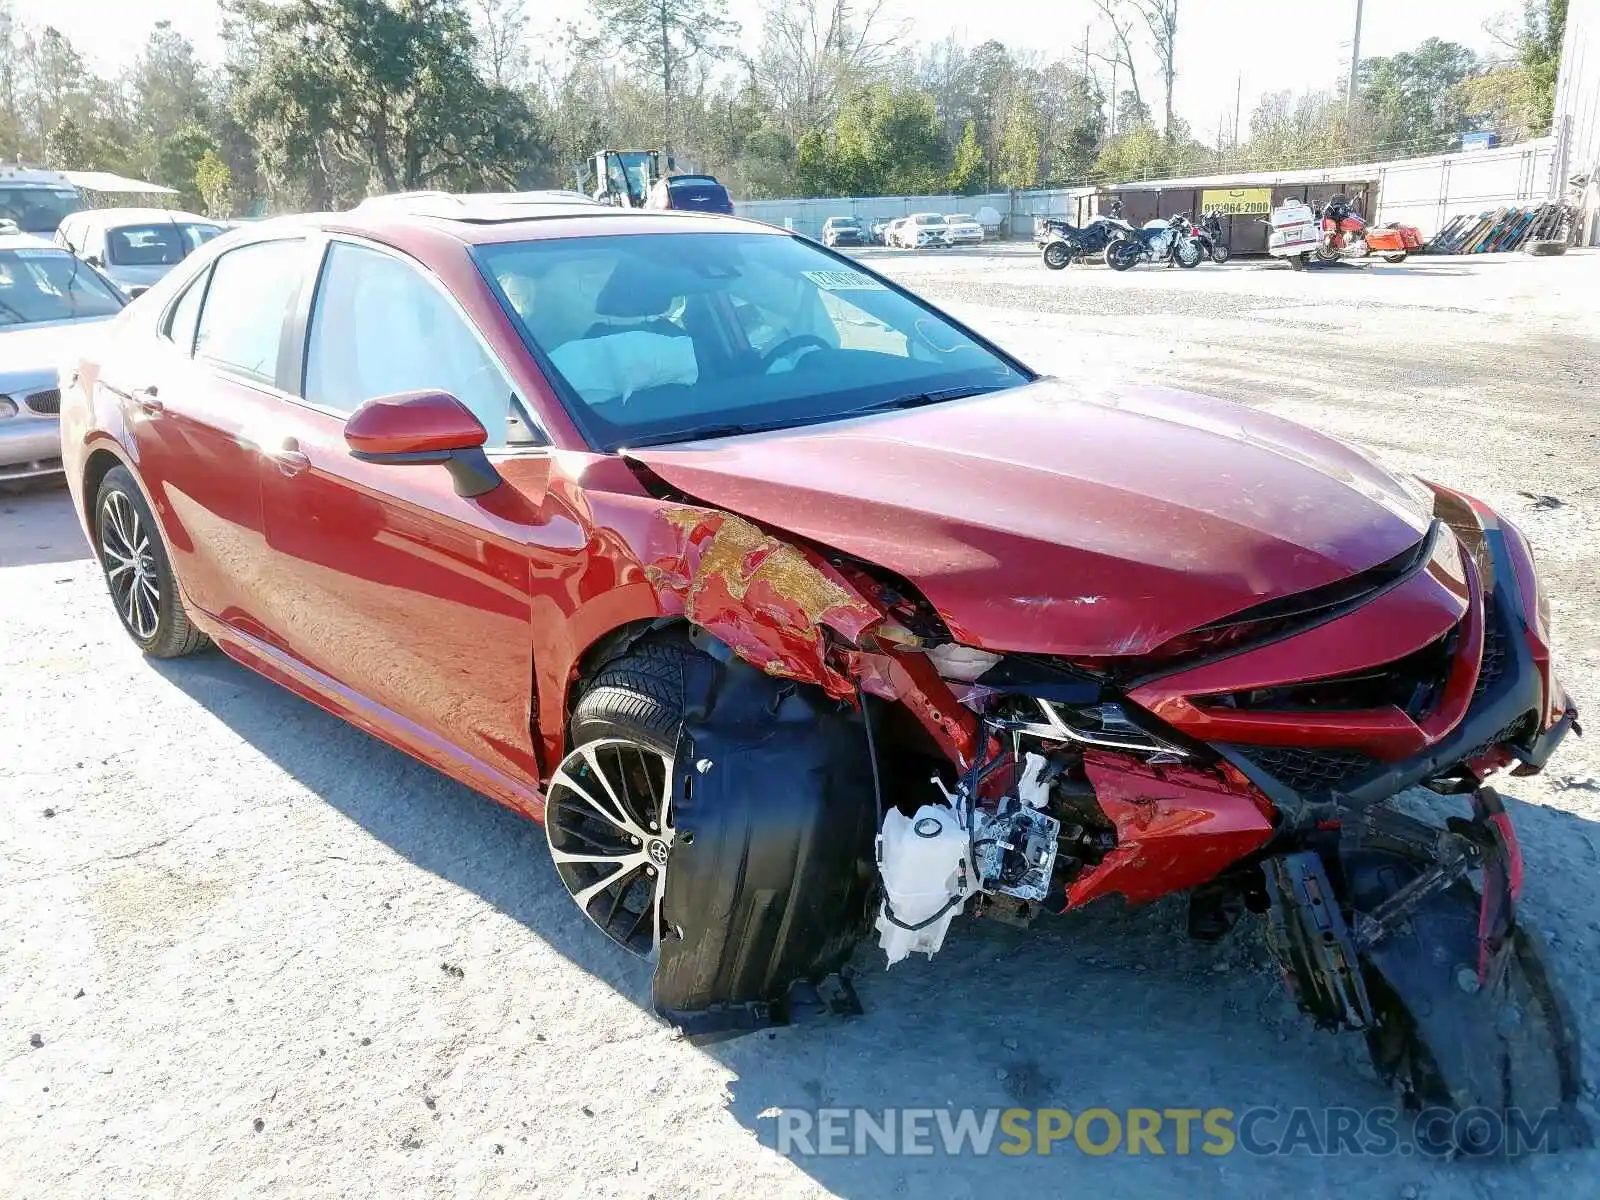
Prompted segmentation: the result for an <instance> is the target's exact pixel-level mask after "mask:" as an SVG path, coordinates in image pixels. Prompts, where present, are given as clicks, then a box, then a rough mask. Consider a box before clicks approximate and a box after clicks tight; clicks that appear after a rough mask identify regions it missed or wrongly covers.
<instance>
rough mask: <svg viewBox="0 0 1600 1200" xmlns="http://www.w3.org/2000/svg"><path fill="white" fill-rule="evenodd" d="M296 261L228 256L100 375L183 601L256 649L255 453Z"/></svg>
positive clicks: (259, 553) (245, 250)
mask: <svg viewBox="0 0 1600 1200" xmlns="http://www.w3.org/2000/svg"><path fill="white" fill-rule="evenodd" d="M307 255H308V249H307V244H306V241H305V239H304V238H291V239H284V240H270V241H261V242H254V243H250V244H248V245H245V246H241V247H239V248H237V249H234V250H230V251H229V252H228V253H226V254H224V255H222V256H221V257H219V258H218V259H217V260H216V261H215V262H214V263H212V264H211V265H210V266H208V267H207V268H206V269H205V270H204V271H202V272H201V273H200V274H199V275H198V276H196V277H195V279H194V280H192V281H191V282H190V283H189V285H188V286H187V287H186V288H184V289H183V290H182V291H181V292H180V293H179V294H178V295H177V297H175V298H174V300H173V301H172V303H171V304H170V306H169V307H168V308H167V310H166V311H165V312H164V313H163V314H162V317H161V318H160V320H159V322H158V325H157V329H158V336H157V337H155V338H153V339H146V338H141V339H138V341H137V342H136V343H124V345H125V346H126V347H127V348H126V349H125V350H119V351H118V352H117V353H116V354H115V355H114V356H113V357H112V359H111V360H110V361H109V362H108V363H107V364H106V367H105V370H104V373H103V374H102V377H101V384H102V386H105V387H107V388H108V389H109V390H110V391H111V392H112V393H113V394H114V396H115V398H116V399H117V401H118V403H119V405H120V406H121V408H122V411H123V418H124V422H125V427H126V429H127V430H128V433H129V437H130V441H131V443H132V449H133V452H134V455H135V467H136V469H137V472H138V475H139V478H140V480H141V481H142V482H143V484H144V487H145V491H146V493H147V494H148V496H149V498H150V503H151V506H152V507H153V508H154V510H155V512H156V516H157V519H158V520H159V521H160V523H161V527H162V532H163V533H164V534H165V535H166V543H167V546H168V547H169V549H170V550H171V553H172V560H173V565H174V568H175V570H176V572H177V576H178V580H179V584H180V586H181V587H182V589H183V593H184V596H185V598H186V599H187V601H188V602H189V603H190V604H191V605H193V606H194V607H196V608H198V609H200V610H201V611H202V612H204V613H207V614H209V615H210V616H212V617H214V618H215V619H217V620H219V621H221V622H223V623H225V624H228V625H232V626H234V627H236V628H239V629H242V630H244V631H246V632H249V633H251V634H252V635H254V636H258V637H262V638H265V639H267V640H272V639H273V634H272V631H271V627H270V625H269V624H267V623H266V622H265V621H263V619H262V610H261V607H260V603H259V601H260V597H261V594H262V591H263V585H264V584H265V582H266V576H265V571H266V545H265V531H264V528H263V525H262V519H261V486H260V472H259V469H258V468H259V465H260V463H259V458H260V455H259V447H260V445H261V444H262V441H263V439H267V440H269V441H270V439H271V436H272V430H273V429H274V427H275V424H276V422H277V421H278V420H279V419H280V418H281V414H282V411H283V407H284V406H283V403H282V396H283V393H282V392H281V391H280V389H279V388H278V386H277V379H278V378H279V372H280V369H281V364H280V357H281V355H282V352H283V348H284V344H285V343H284V340H283V333H284V328H285V325H286V324H287V323H288V321H289V319H290V317H291V315H292V314H293V313H294V311H295V300H296V298H297V296H298V294H299V290H300V285H301V280H302V278H303V276H304V275H305V273H306V271H307V268H308V266H309V265H310V262H309V260H308V257H307Z"/></svg>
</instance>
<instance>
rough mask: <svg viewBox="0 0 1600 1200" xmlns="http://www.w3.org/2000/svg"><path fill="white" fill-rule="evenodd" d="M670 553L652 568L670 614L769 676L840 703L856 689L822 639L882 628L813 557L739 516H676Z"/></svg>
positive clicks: (667, 512)
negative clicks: (817, 690) (806, 686)
mask: <svg viewBox="0 0 1600 1200" xmlns="http://www.w3.org/2000/svg"><path fill="white" fill-rule="evenodd" d="M661 520H662V522H663V523H664V524H665V526H666V527H667V529H668V530H669V531H670V532H669V542H668V545H667V546H666V547H665V548H663V549H662V551H661V552H660V553H658V554H657V555H656V556H655V557H654V559H653V560H652V561H651V562H650V563H649V564H647V565H646V567H645V577H646V578H647V579H648V580H649V581H650V583H651V585H652V586H654V588H655V590H656V595H657V597H658V599H659V601H660V604H661V608H662V612H663V613H664V614H667V615H678V614H682V616H684V617H685V618H686V619H687V620H688V621H689V622H690V623H692V624H694V625H698V626H699V627H700V628H702V629H704V630H705V631H706V632H707V633H710V634H712V635H714V636H715V637H717V638H719V639H720V640H721V641H723V642H725V643H726V644H727V645H728V646H729V647H730V648H732V650H733V652H734V653H735V654H737V655H738V656H739V657H740V658H742V659H744V660H745V661H746V662H748V663H751V664H752V665H754V666H757V667H759V668H761V670H763V671H765V672H766V673H767V674H768V675H776V676H781V677H783V678H785V679H795V680H799V681H801V682H804V683H814V684H816V685H818V686H819V687H821V688H822V689H823V690H824V691H825V692H827V693H828V695H830V696H832V697H834V698H835V699H843V698H845V697H847V696H852V695H854V694H855V691H856V685H855V683H854V681H852V680H851V679H849V678H848V677H847V676H846V675H845V674H844V672H843V671H841V670H840V669H839V668H838V667H837V666H835V665H834V664H833V663H830V662H829V661H828V646H827V643H826V640H825V639H824V636H823V630H825V629H826V630H831V631H832V632H833V633H835V634H837V635H838V636H839V637H840V638H842V639H843V640H844V641H845V642H847V643H848V644H850V645H855V644H856V642H857V640H858V639H859V638H860V637H861V634H862V633H863V632H864V631H865V630H866V629H867V628H868V627H869V626H871V625H873V624H874V623H876V622H878V621H880V620H882V619H883V615H884V614H883V612H882V611H881V610H880V609H878V608H876V607H875V606H873V605H872V604H870V603H869V602H868V601H867V600H866V598H865V597H863V596H862V595H861V593H860V592H858V591H856V589H855V588H853V587H852V586H850V584H849V583H847V582H846V581H845V579H844V577H843V576H842V575H840V574H839V572H838V571H835V570H834V569H833V568H832V567H830V566H829V565H828V564H827V563H826V562H824V561H823V560H822V559H821V558H820V557H819V556H818V555H816V554H815V553H814V552H812V551H810V550H807V549H803V548H801V547H798V546H794V545H791V544H790V543H788V542H784V541H780V540H779V539H778V538H775V537H773V536H771V535H770V534H768V533H766V532H764V531H763V530H761V529H760V528H759V527H757V526H755V525H752V524H751V523H750V522H749V521H746V520H745V519H744V518H742V517H737V516H734V515H733V514H732V513H725V512H717V511H714V510H708V509H702V508H691V507H676V508H667V509H664V510H663V511H662V513H661Z"/></svg>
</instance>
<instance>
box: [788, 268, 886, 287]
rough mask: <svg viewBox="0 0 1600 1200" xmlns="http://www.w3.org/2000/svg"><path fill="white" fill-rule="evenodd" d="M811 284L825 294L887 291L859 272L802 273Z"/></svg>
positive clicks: (881, 285)
mask: <svg viewBox="0 0 1600 1200" xmlns="http://www.w3.org/2000/svg"><path fill="white" fill-rule="evenodd" d="M801 273H802V274H803V275H804V276H805V277H806V278H807V279H809V280H811V282H812V283H814V284H816V285H817V286H818V287H819V288H821V289H822V290H823V291H825V292H882V291H886V290H887V289H886V288H885V287H884V286H883V284H881V283H879V282H878V281H877V280H876V279H874V278H873V277H872V276H870V275H863V274H862V273H861V272H860V271H803V272H801Z"/></svg>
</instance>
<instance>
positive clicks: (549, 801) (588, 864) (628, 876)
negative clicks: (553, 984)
mask: <svg viewBox="0 0 1600 1200" xmlns="http://www.w3.org/2000/svg"><path fill="white" fill-rule="evenodd" d="M671 796H672V756H671V755H670V754H667V753H665V752H663V751H661V750H657V749H654V748H652V747H650V746H645V745H641V744H640V743H638V742H634V741H630V740H627V739H625V738H601V739H599V740H596V741H592V742H588V743H586V744H584V745H582V746H579V747H578V748H577V749H576V750H574V751H572V753H571V754H569V755H567V757H566V758H565V759H563V760H562V762H561V766H560V767H558V768H557V769H556V773H555V776H554V778H553V779H552V780H551V782H550V789H549V792H548V793H547V795H546V801H545V817H544V829H545V837H546V839H547V840H548V842H549V843H550V856H551V858H553V859H554V860H555V864H556V872H557V873H558V874H559V875H560V876H561V882H562V883H563V884H565V885H566V888H567V890H568V891H569V892H571V893H572V898H573V899H574V900H576V901H577V902H578V907H579V908H581V909H582V910H583V912H584V915H585V916H587V917H588V918H589V919H590V920H591V921H593V922H594V923H595V924H596V925H597V926H599V927H600V931H601V932H602V933H604V934H605V935H606V936H607V937H608V938H610V939H611V940H612V941H614V942H616V943H617V945H619V946H621V947H622V948H623V949H625V950H628V951H629V952H631V953H633V954H637V955H639V956H640V957H641V958H654V957H655V956H656V954H657V953H658V952H659V950H660V948H661V939H662V937H663V936H669V935H671V932H672V931H671V930H670V929H669V928H668V926H667V924H666V918H665V917H664V916H663V915H662V911H661V901H662V896H663V895H664V893H665V890H666V880H667V864H668V861H669V860H670V857H671V853H672V843H673V830H672V823H671Z"/></svg>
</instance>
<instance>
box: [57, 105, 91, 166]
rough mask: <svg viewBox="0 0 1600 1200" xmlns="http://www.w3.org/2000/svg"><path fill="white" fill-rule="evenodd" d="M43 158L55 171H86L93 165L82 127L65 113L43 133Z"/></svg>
mask: <svg viewBox="0 0 1600 1200" xmlns="http://www.w3.org/2000/svg"><path fill="white" fill-rule="evenodd" d="M44 158H45V162H47V163H49V164H50V166H51V167H52V168H53V169H54V170H57V171H86V170H90V169H91V168H93V167H94V165H95V163H94V161H93V159H92V158H91V157H90V154H89V146H88V141H87V139H86V138H85V137H84V136H83V127H82V126H81V125H79V124H78V122H77V121H75V120H73V119H72V116H71V115H70V114H65V113H64V114H62V116H61V118H60V119H59V120H58V121H56V123H55V125H54V126H53V127H52V128H51V130H50V132H49V133H48V134H46V135H45V139H44Z"/></svg>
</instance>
